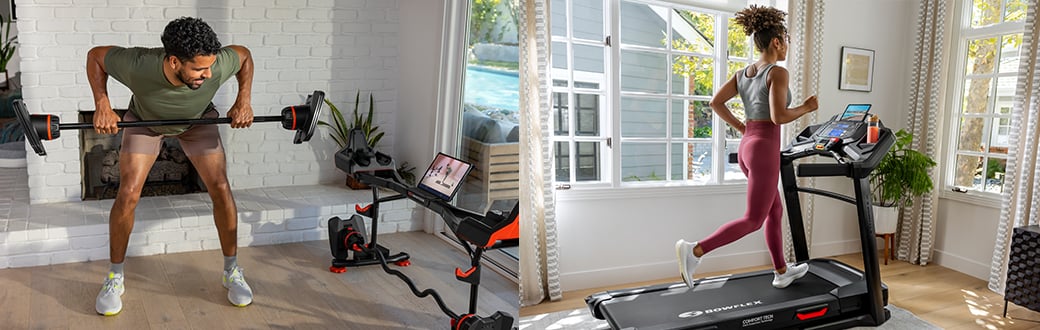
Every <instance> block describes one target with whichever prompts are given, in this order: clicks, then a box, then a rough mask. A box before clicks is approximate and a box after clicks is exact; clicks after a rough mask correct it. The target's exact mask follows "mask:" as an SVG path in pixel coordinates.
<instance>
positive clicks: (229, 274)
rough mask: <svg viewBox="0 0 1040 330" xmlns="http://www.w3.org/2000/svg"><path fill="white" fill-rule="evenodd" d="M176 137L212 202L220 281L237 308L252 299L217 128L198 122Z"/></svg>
mask: <svg viewBox="0 0 1040 330" xmlns="http://www.w3.org/2000/svg"><path fill="white" fill-rule="evenodd" d="M216 115H217V112H216V111H210V112H207V113H206V114H205V115H203V118H206V117H215V116H216ZM178 139H179V140H180V141H181V148H182V149H184V154H185V155H187V156H188V159H190V160H191V164H192V165H194V166H195V171H196V172H198V174H199V177H200V178H202V182H203V183H204V184H205V185H206V190H208V191H209V198H210V199H211V200H212V201H213V222H214V223H215V224H216V226H217V235H218V237H219V238H220V250H221V252H223V254H224V276H223V278H222V282H223V283H224V287H225V288H227V289H228V301H230V302H231V304H232V305H235V306H239V307H241V306H246V305H249V304H250V303H252V302H253V290H252V289H250V288H249V284H246V280H245V277H244V276H243V275H242V268H241V267H238V259H237V256H236V255H237V254H238V208H237V207H235V198H234V197H233V196H232V195H231V186H230V184H228V178H227V159H226V158H225V156H224V147H223V146H222V145H221V141H220V131H219V130H218V129H217V127H216V126H214V125H200V126H196V127H192V128H191V129H189V130H188V131H186V132H184V133H183V134H181V135H180V136H178Z"/></svg>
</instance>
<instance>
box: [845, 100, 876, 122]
mask: <svg viewBox="0 0 1040 330" xmlns="http://www.w3.org/2000/svg"><path fill="white" fill-rule="evenodd" d="M869 112H870V104H849V105H848V106H845V112H842V113H841V119H840V120H843V121H864V120H866V119H867V113H869Z"/></svg>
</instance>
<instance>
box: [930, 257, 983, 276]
mask: <svg viewBox="0 0 1040 330" xmlns="http://www.w3.org/2000/svg"><path fill="white" fill-rule="evenodd" d="M932 260H933V261H934V262H935V264H936V265H939V266H943V267H946V268H949V269H953V270H956V271H958V272H961V273H964V274H968V275H971V276H973V277H975V278H978V279H980V280H983V281H989V273H990V266H991V265H990V264H988V263H986V264H983V263H980V262H978V261H975V260H972V259H968V258H965V257H962V256H959V255H956V254H953V253H949V252H946V251H943V250H934V251H933V252H932Z"/></svg>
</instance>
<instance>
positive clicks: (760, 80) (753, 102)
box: [737, 64, 791, 120]
mask: <svg viewBox="0 0 1040 330" xmlns="http://www.w3.org/2000/svg"><path fill="white" fill-rule="evenodd" d="M774 66H776V64H769V65H766V66H765V67H764V68H762V69H761V70H758V74H757V75H755V76H754V77H750V78H749V77H748V76H747V72H746V71H747V68H744V69H743V70H740V72H737V93H739V94H740V99H741V100H742V101H743V102H744V111H745V114H747V120H769V119H772V118H773V116H772V115H770V112H769V86H768V84H766V80H768V79H767V78H768V77H769V70H772V69H773V67H774ZM787 105H788V106H790V105H791V89H788V90H787Z"/></svg>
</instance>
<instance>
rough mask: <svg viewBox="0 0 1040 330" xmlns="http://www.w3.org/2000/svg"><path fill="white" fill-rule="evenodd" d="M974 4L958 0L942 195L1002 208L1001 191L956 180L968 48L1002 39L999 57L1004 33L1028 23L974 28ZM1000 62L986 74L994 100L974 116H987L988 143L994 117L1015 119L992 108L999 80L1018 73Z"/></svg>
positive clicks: (948, 101)
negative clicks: (1005, 69) (968, 186)
mask: <svg viewBox="0 0 1040 330" xmlns="http://www.w3.org/2000/svg"><path fill="white" fill-rule="evenodd" d="M1005 4H1006V1H1001V15H1003V14H1004V5H1005ZM973 6H974V4H973V1H972V0H961V1H958V3H957V11H956V14H955V16H954V17H956V18H957V20H958V22H957V25H956V26H957V27H958V28H957V30H956V32H955V35H954V36H953V40H954V42H955V43H954V45H955V46H954V47H951V48H952V52H951V54H950V55H949V58H950V63H951V66H950V71H951V75H950V76H951V78H952V79H950V80H949V81H951V82H952V83H949V84H947V86H946V88H947V90H946V91H947V92H946V95H948V98H947V100H946V109H945V111H946V113H947V114H949V116H947V117H948V118H949V120H948V121H947V123H946V127H947V128H948V130H946V131H947V132H950V134H948V135H947V136H946V139H947V141H946V145H947V146H948V147H947V148H945V149H946V150H947V152H946V154H945V155H944V158H943V162H944V163H945V164H944V166H943V175H942V194H941V197H943V198H949V199H954V200H960V201H963V202H968V203H972V204H976V205H981V206H996V207H999V205H1000V199H1001V194H1000V193H993V192H986V191H981V190H975V189H969V190H967V191H962V190H961V189H960V188H957V186H955V185H954V179H955V178H956V176H957V173H956V172H957V156H958V155H964V153H959V152H958V150H959V149H958V148H959V146H958V139H959V138H960V121H961V118H962V116H961V111H962V109H961V106H962V105H963V104H962V103H963V101H962V100H963V98H964V93H965V91H964V89H965V88H964V83H965V81H966V79H969V78H970V77H968V74H967V72H966V71H967V67H966V66H967V51H968V45H969V41H971V40H978V39H983V38H988V37H996V38H998V41H997V42H998V48H997V56H999V55H1000V47H999V43H1000V42H1001V40H1000V39H999V38H1000V37H1001V36H1005V35H1010V34H1016V33H1022V32H1024V31H1025V22H1002V23H997V24H994V25H989V26H984V27H978V28H973V27H971V15H972V8H973ZM999 65H1000V63H999V62H998V63H997V64H996V67H995V68H994V73H993V74H989V75H986V77H991V78H992V79H993V80H994V81H993V84H994V88H993V90H992V91H990V93H991V94H990V95H991V97H992V98H991V101H992V102H991V103H990V104H988V105H987V107H988V108H989V109H988V111H987V112H986V114H984V115H982V116H973V117H981V118H984V120H985V125H986V127H988V128H987V129H984V130H983V133H982V134H983V135H984V136H983V140H984V141H987V145H988V141H990V139H989V138H990V136H989V135H991V134H992V132H993V130H994V129H997V128H996V127H993V119H998V118H1009V119H1010V118H1011V115H1008V116H1000V115H998V114H996V112H995V111H994V110H993V109H992V108H994V107H995V106H997V99H996V94H997V89H998V88H997V87H996V84H997V80H998V79H999V78H1004V77H1009V76H1015V75H1017V74H1018V73H1017V70H1016V71H1015V72H1011V73H1003V74H1002V73H999V70H1000V66H999ZM989 154H992V153H990V152H988V151H987V152H982V153H980V154H979V156H982V157H985V159H986V160H987V162H988V159H989V157H988V156H987V155H989ZM972 155H974V154H972ZM985 167H986V165H983V171H985Z"/></svg>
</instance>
